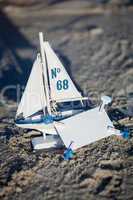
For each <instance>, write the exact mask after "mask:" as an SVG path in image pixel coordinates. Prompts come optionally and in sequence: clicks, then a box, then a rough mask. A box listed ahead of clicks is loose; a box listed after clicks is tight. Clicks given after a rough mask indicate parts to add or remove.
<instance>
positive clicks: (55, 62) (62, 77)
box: [44, 42, 82, 102]
mask: <svg viewBox="0 0 133 200" xmlns="http://www.w3.org/2000/svg"><path fill="white" fill-rule="evenodd" d="M44 51H45V54H46V61H47V67H48V74H49V82H50V91H51V99H52V100H55V101H58V102H59V101H62V102H63V101H67V100H68V101H70V100H74V99H81V98H82V96H81V94H80V93H79V91H78V90H77V89H76V87H75V85H74V84H73V82H72V80H71V79H70V77H69V75H68V73H67V72H66V70H65V68H64V66H63V65H62V63H61V62H60V60H59V58H58V57H57V56H56V54H55V52H54V51H53V50H52V48H51V46H50V44H49V43H48V42H44Z"/></svg>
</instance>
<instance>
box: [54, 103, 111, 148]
mask: <svg viewBox="0 0 133 200" xmlns="http://www.w3.org/2000/svg"><path fill="white" fill-rule="evenodd" d="M61 122H62V124H63V125H62V126H60V125H58V124H55V127H56V129H57V130H58V134H59V135H60V137H61V139H62V141H63V142H64V144H65V146H66V147H68V146H69V145H70V143H71V142H73V149H77V148H80V147H82V146H85V145H88V144H90V143H92V142H95V141H97V140H100V139H102V138H105V137H108V136H110V135H112V134H113V132H112V131H110V130H109V129H108V128H109V127H113V123H112V122H111V120H110V119H109V117H108V115H107V113H106V112H105V110H103V111H102V112H99V107H96V108H94V109H91V110H88V111H86V112H82V113H80V114H78V115H75V116H73V117H71V118H68V119H64V120H62V121H61Z"/></svg>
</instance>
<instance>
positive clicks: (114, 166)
mask: <svg viewBox="0 0 133 200" xmlns="http://www.w3.org/2000/svg"><path fill="white" fill-rule="evenodd" d="M99 167H100V168H102V169H110V170H120V169H122V168H123V161H122V160H119V159H118V160H103V161H101V162H100V164H99Z"/></svg>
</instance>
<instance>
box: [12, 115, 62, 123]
mask: <svg viewBox="0 0 133 200" xmlns="http://www.w3.org/2000/svg"><path fill="white" fill-rule="evenodd" d="M61 119H63V118H62V117H57V116H51V115H47V116H43V117H40V119H30V118H29V119H20V120H16V121H15V123H16V124H40V123H44V124H50V123H53V121H54V120H61Z"/></svg>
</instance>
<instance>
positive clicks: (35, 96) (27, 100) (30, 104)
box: [17, 55, 46, 118]
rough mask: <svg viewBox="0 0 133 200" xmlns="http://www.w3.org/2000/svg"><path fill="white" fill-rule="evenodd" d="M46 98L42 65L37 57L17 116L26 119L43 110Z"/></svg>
mask: <svg viewBox="0 0 133 200" xmlns="http://www.w3.org/2000/svg"><path fill="white" fill-rule="evenodd" d="M45 106H46V98H45V92H44V83H43V75H42V64H41V59H40V56H39V55H38V56H37V59H36V60H35V62H34V64H33V68H32V71H31V74H30V77H29V80H28V82H27V85H26V88H25V91H24V93H23V96H22V99H21V101H20V104H19V106H18V110H17V116H18V115H20V114H21V113H22V115H23V117H24V118H26V117H28V116H30V115H32V114H34V113H35V112H37V111H39V110H41V109H43V110H44V108H45Z"/></svg>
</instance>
